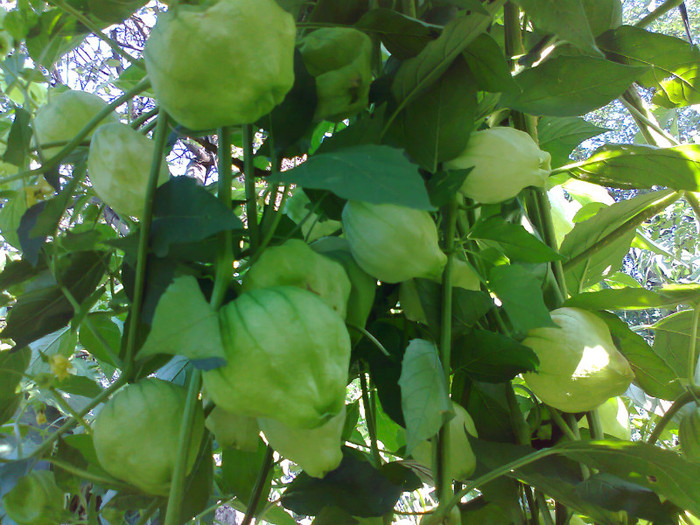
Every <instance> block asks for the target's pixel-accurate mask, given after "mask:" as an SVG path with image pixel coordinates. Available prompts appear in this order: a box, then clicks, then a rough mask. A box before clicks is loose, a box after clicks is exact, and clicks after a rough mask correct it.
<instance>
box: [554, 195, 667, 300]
mask: <svg viewBox="0 0 700 525" xmlns="http://www.w3.org/2000/svg"><path fill="white" fill-rule="evenodd" d="M671 195H672V192H671V191H656V192H651V193H647V194H642V195H638V196H636V197H633V198H631V199H629V200H626V201H620V202H616V203H615V204H613V205H611V206H608V207H607V208H603V209H601V210H599V211H598V213H596V214H595V215H594V216H593V217H592V218H590V219H588V220H586V221H583V222H579V223H577V224H576V226H574V229H573V230H571V232H569V234H568V235H567V236H566V237H564V241H563V242H562V244H561V247H560V248H559V253H561V254H562V255H564V256H566V257H567V258H569V260H571V259H573V258H575V257H579V256H581V257H583V258H581V257H579V259H580V260H579V261H578V262H576V263H575V264H573V265H572V264H569V263H565V265H564V268H565V271H566V281H567V286H568V288H569V292H570V293H571V294H574V295H575V294H578V293H580V292H582V291H583V290H585V289H586V288H588V287H589V286H591V285H593V284H596V283H598V282H600V281H601V279H602V278H603V277H605V276H606V275H609V274H611V273H614V272H615V271H617V269H618V268H619V266H620V264H621V262H622V259H623V258H624V256H625V255H626V254H627V252H628V251H629V248H630V244H631V243H632V240H633V239H634V236H635V228H629V231H626V232H623V234H622V235H620V236H619V237H617V238H614V239H610V238H608V240H606V241H605V245H604V246H603V247H602V249H600V250H598V251H597V252H596V253H593V254H591V255H589V256H587V257H586V256H585V255H583V254H585V253H587V250H589V249H590V248H591V247H592V246H594V245H595V244H596V243H597V242H599V241H600V240H601V239H605V238H606V236H608V235H610V234H613V233H614V232H617V231H619V230H620V228H621V227H622V226H623V225H624V224H626V223H628V221H632V223H633V224H635V225H638V224H639V223H641V222H643V221H644V220H645V219H646V217H645V215H644V212H645V211H646V210H647V209H648V208H650V207H652V206H655V205H660V204H659V203H663V202H664V199H666V198H668V197H669V196H671Z"/></svg>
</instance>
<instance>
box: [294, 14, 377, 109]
mask: <svg viewBox="0 0 700 525" xmlns="http://www.w3.org/2000/svg"><path fill="white" fill-rule="evenodd" d="M299 51H300V52H301V56H302V59H303V61H304V65H305V66H306V68H307V69H308V70H309V73H311V75H312V76H313V77H315V78H316V94H317V105H316V113H315V115H314V117H315V119H316V120H323V119H326V120H331V121H334V122H337V121H340V120H343V119H345V118H347V117H350V116H352V115H354V114H356V113H357V112H359V111H360V110H362V109H363V108H365V107H367V105H368V104H369V87H370V84H371V83H372V40H371V39H370V38H369V37H368V36H367V35H366V34H364V33H363V32H362V31H358V30H357V29H354V28H351V27H324V28H321V29H317V30H315V31H312V32H311V33H309V34H308V35H306V36H305V37H304V38H303V39H302V40H301V43H300V45H299Z"/></svg>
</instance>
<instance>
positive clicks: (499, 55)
mask: <svg viewBox="0 0 700 525" xmlns="http://www.w3.org/2000/svg"><path fill="white" fill-rule="evenodd" d="M462 56H463V57H464V59H465V60H466V61H467V65H468V66H469V70H470V71H471V72H472V74H473V75H474V80H475V81H476V84H477V86H479V89H480V90H482V91H490V92H492V93H502V92H504V91H513V90H518V89H519V88H518V85H517V84H516V83H515V81H514V80H513V77H512V76H511V74H510V68H509V67H508V62H507V61H506V59H505V57H504V56H503V51H502V50H501V47H500V46H499V45H498V43H497V42H496V41H495V40H494V39H493V38H492V37H491V36H489V35H488V34H486V33H482V34H480V35H479V36H478V37H476V39H474V41H473V42H472V43H471V44H469V46H467V49H465V50H464V53H462Z"/></svg>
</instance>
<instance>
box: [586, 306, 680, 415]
mask: <svg viewBox="0 0 700 525" xmlns="http://www.w3.org/2000/svg"><path fill="white" fill-rule="evenodd" d="M596 313H597V315H598V316H599V317H600V318H601V319H603V321H605V323H606V324H607V325H608V328H609V329H610V334H611V335H612V338H613V341H614V342H615V346H617V348H618V349H619V350H620V352H621V353H622V355H624V356H625V358H626V359H627V361H629V363H630V366H631V367H632V370H633V371H634V382H635V383H636V384H637V385H638V386H639V387H640V388H641V389H642V390H644V391H645V392H646V393H647V394H649V395H650V396H652V397H658V398H660V399H667V400H669V401H672V400H674V399H676V398H677V397H678V396H679V395H681V394H682V393H683V391H684V390H683V387H682V385H681V383H680V382H679V381H678V374H677V373H676V371H675V370H674V368H673V366H672V363H668V362H666V361H665V359H664V357H663V356H662V355H659V354H657V353H656V350H654V349H653V348H652V347H650V346H649V345H648V344H647V342H646V341H645V340H644V338H643V337H642V336H640V335H638V334H636V333H634V332H633V331H632V330H630V328H629V327H628V326H627V323H625V322H624V321H622V320H621V319H620V318H619V317H617V316H616V315H615V314H611V313H609V312H596Z"/></svg>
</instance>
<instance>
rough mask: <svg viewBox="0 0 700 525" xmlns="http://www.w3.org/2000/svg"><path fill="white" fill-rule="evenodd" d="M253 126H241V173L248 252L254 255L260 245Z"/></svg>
mask: <svg viewBox="0 0 700 525" xmlns="http://www.w3.org/2000/svg"><path fill="white" fill-rule="evenodd" d="M253 138H254V134H253V126H251V125H250V124H246V125H244V126H243V163H244V164H243V172H244V174H245V196H246V218H247V220H248V238H249V241H250V251H251V253H253V254H255V252H256V251H257V249H258V246H259V245H260V242H259V240H260V231H259V227H258V194H257V191H256V190H255V164H254V163H253V161H254V160H255V159H254V150H253Z"/></svg>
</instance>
